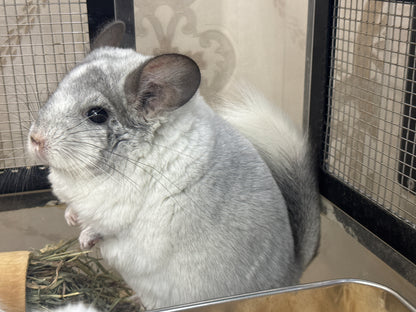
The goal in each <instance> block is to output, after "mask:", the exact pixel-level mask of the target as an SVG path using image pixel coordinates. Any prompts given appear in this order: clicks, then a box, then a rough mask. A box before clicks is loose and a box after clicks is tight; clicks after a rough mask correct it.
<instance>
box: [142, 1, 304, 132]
mask: <svg viewBox="0 0 416 312" xmlns="http://www.w3.org/2000/svg"><path fill="white" fill-rule="evenodd" d="M135 20H136V48H137V50H138V51H139V52H141V53H144V54H160V53H166V52H179V53H183V54H186V55H189V56H190V57H192V58H193V59H195V60H196V62H197V63H198V64H199V66H200V68H201V71H202V77H203V80H202V85H201V93H202V94H203V95H204V96H205V97H206V99H207V100H208V101H215V100H216V98H217V96H218V95H225V96H226V94H227V92H228V90H229V89H231V88H232V85H233V84H234V83H240V82H247V83H250V84H252V85H253V86H254V87H256V88H257V89H259V90H260V91H261V92H263V93H265V95H266V96H267V97H268V98H269V99H271V100H272V101H274V102H275V103H276V105H279V106H282V107H283V109H284V110H286V111H287V112H288V114H289V115H290V116H291V117H292V118H293V119H294V120H295V121H296V122H297V123H298V124H299V125H300V124H301V121H302V110H303V106H302V105H303V84H304V63H305V43H306V22H307V21H306V20H307V1H306V0H296V1H289V0H257V1H245V0H211V1H204V0H185V1H184V0H135Z"/></svg>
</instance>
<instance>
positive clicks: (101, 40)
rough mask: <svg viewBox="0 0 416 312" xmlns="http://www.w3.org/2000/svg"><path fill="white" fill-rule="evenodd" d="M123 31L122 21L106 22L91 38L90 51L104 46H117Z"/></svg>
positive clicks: (124, 28)
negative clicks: (93, 37) (92, 38)
mask: <svg viewBox="0 0 416 312" xmlns="http://www.w3.org/2000/svg"><path fill="white" fill-rule="evenodd" d="M125 31H126V25H125V24H124V22H122V21H114V22H112V23H109V24H107V25H106V26H104V28H103V29H102V30H101V31H100V33H99V34H98V35H97V36H96V37H95V39H94V40H93V43H92V44H91V51H92V50H95V49H97V48H101V47H105V46H107V47H119V46H120V44H121V41H122V40H123V36H124V32H125Z"/></svg>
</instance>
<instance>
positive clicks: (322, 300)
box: [158, 279, 416, 312]
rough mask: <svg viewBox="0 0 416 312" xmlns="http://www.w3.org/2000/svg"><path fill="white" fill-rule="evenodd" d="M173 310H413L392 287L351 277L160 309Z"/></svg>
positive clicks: (242, 311) (263, 311)
mask: <svg viewBox="0 0 416 312" xmlns="http://www.w3.org/2000/svg"><path fill="white" fill-rule="evenodd" d="M158 311H165V312H176V311H187V312H191V311H192V312H233V311H235V312H282V311H283V312H286V311H287V312H330V311H336V312H343V311H348V312H372V311H374V312H384V311H392V312H393V311H394V312H405V311H406V312H408V311H412V312H416V308H414V307H412V306H411V305H410V303H408V302H407V301H406V300H405V299H403V298H402V297H401V296H400V295H399V294H397V293H396V292H394V291H393V290H391V289H389V288H387V287H385V286H382V285H379V284H376V283H372V282H367V281H362V280H352V279H342V280H333V281H326V282H317V283H312V284H305V285H300V286H295V287H287V288H281V289H276V290H270V291H262V292H256V293H252V294H247V295H241V296H233V297H229V298H223V299H218V300H210V301H205V302H200V303H195V304H190V305H184V306H179V307H173V308H168V309H162V310H158Z"/></svg>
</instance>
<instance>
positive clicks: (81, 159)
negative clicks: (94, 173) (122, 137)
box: [77, 152, 196, 212]
mask: <svg viewBox="0 0 416 312" xmlns="http://www.w3.org/2000/svg"><path fill="white" fill-rule="evenodd" d="M83 154H84V155H86V156H91V155H89V154H88V153H85V152H84V153H83ZM99 157H100V158H102V159H103V160H105V159H104V157H102V156H99ZM77 158H78V160H79V161H82V162H84V163H85V164H88V165H91V166H93V167H94V168H95V169H98V170H100V171H101V172H102V173H104V174H106V175H107V177H108V178H110V179H113V180H114V181H116V182H118V181H117V180H115V179H114V177H113V176H112V175H111V174H109V173H108V172H106V171H105V170H104V169H103V168H101V167H99V166H97V165H96V164H94V163H92V162H88V163H86V162H85V159H83V158H82V157H79V156H78V157H77ZM127 160H128V161H129V159H127ZM134 164H135V165H139V166H138V167H139V168H140V169H141V170H143V171H144V172H145V173H146V174H148V175H149V176H150V177H151V178H152V179H155V181H156V182H157V183H158V184H159V185H160V186H162V187H163V189H164V190H165V191H166V192H167V195H169V196H170V197H171V199H172V200H173V201H175V203H176V204H177V205H178V206H179V207H181V209H183V210H186V209H185V207H184V206H183V205H181V204H180V203H179V202H178V200H177V199H176V198H174V197H172V195H174V194H173V192H171V190H170V189H169V188H168V187H167V186H166V185H165V184H163V183H162V182H161V181H160V179H157V178H156V177H155V176H154V175H153V174H152V173H151V172H149V171H147V170H145V169H144V168H143V167H141V166H140V165H145V164H143V163H141V162H139V163H136V162H135V163H134ZM148 166H149V167H151V166H150V165H148ZM108 167H109V168H110V169H111V170H114V171H115V172H117V173H119V174H120V175H122V176H123V177H124V178H126V181H128V182H129V183H131V185H132V186H134V187H135V188H137V189H138V190H140V189H139V188H138V185H137V183H136V182H135V181H134V180H132V179H131V178H129V177H127V176H126V175H125V174H124V173H123V172H122V171H120V170H118V169H117V168H115V167H114V166H109V165H108ZM152 168H153V167H152ZM161 176H163V175H161ZM164 178H165V179H166V180H167V182H169V183H170V184H172V185H173V186H175V184H173V183H172V182H170V181H169V179H167V178H166V177H164ZM175 187H176V188H177V189H178V190H179V188H178V187H177V186H175ZM187 197H188V198H189V199H190V200H191V201H192V202H194V201H193V200H192V198H190V197H189V196H187ZM194 204H195V205H196V203H195V202H194ZM188 212H189V211H188Z"/></svg>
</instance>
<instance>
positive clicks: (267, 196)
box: [28, 47, 319, 308]
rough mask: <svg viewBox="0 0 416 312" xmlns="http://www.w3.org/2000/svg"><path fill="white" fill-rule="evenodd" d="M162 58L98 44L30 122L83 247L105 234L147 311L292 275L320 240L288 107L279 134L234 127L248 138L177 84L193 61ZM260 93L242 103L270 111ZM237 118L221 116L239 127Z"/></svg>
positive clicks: (107, 254)
mask: <svg viewBox="0 0 416 312" xmlns="http://www.w3.org/2000/svg"><path fill="white" fill-rule="evenodd" d="M171 58H172V59H173V60H175V61H174V62H172V61H171ZM176 58H177V60H178V64H184V65H183V66H182V65H181V66H179V67H187V68H186V70H185V71H184V72H181V71H182V69H183V68H175V66H176V65H174V63H175V62H176ZM161 60H163V62H162V61H161ZM166 60H167V61H166V62H165V58H164V57H162V58H160V59H156V58H151V57H147V56H143V55H141V54H138V53H136V52H135V51H133V50H127V49H119V48H114V47H102V48H98V49H96V50H94V51H93V52H92V53H90V54H89V55H88V56H87V57H86V59H85V60H84V61H83V62H82V63H81V64H79V65H78V66H77V67H76V68H75V69H74V70H72V71H71V72H70V73H69V74H68V75H67V76H66V77H65V79H63V81H62V82H61V83H60V85H59V87H58V89H57V90H56V92H55V93H54V94H53V95H52V96H51V98H50V99H49V101H48V102H47V103H46V105H45V106H44V107H43V108H42V109H41V110H40V112H39V117H38V119H37V120H36V121H35V122H34V123H33V125H32V128H31V132H30V138H29V144H28V145H29V150H30V151H31V152H32V154H33V155H34V157H37V158H39V159H42V160H45V161H47V162H48V164H49V166H50V175H49V178H50V181H51V183H52V186H53V190H54V193H55V194H56V195H57V196H58V197H59V198H60V199H61V200H63V201H64V202H66V203H67V204H68V211H67V214H66V217H67V220H68V222H69V223H71V224H80V225H81V226H82V228H83V229H84V230H83V232H82V233H81V237H80V242H81V245H83V247H85V248H88V247H91V246H93V245H94V244H95V243H97V242H99V243H98V244H99V245H98V246H99V247H100V249H101V252H102V255H103V257H104V258H105V259H106V260H107V261H108V262H109V263H110V264H111V265H112V266H114V267H115V268H116V269H117V270H118V271H119V272H120V273H121V275H122V276H123V277H124V279H125V280H126V282H127V283H128V284H129V285H130V286H131V287H132V288H133V289H134V290H135V292H136V293H137V295H138V296H139V297H140V299H141V300H142V302H143V303H144V305H145V306H146V307H147V308H158V307H166V306H171V305H176V304H181V303H187V302H194V301H199V300H204V299H209V298H217V297H223V296H229V295H235V294H241V293H245V292H251V291H257V290H262V289H270V288H275V287H281V286H287V285H291V284H295V283H296V282H297V281H298V279H299V277H300V275H301V274H302V272H303V269H304V268H305V266H306V264H307V263H308V262H309V261H310V260H311V258H312V256H313V255H314V253H315V251H316V248H317V242H318V238H319V205H318V196H317V194H318V193H317V189H316V182H315V178H314V174H313V171H312V170H311V166H310V164H309V158H308V153H307V149H306V143H305V141H304V139H303V138H302V137H301V136H299V135H297V134H294V133H295V132H296V130H295V129H293V128H291V127H287V126H286V124H285V123H284V124H280V121H281V119H280V117H279V113H277V115H275V113H273V115H270V114H268V116H266V117H267V120H269V121H270V120H276V122H277V124H276V125H275V126H276V127H272V128H270V129H269V130H270V131H272V133H271V134H270V133H268V131H266V132H263V130H261V129H259V130H258V131H257V130H256V131H254V132H252V131H251V130H250V129H245V130H247V131H245V130H244V129H243V128H244V127H238V125H237V127H236V128H240V129H239V130H240V131H242V133H243V134H244V135H245V136H243V135H242V134H240V132H238V131H237V130H236V129H235V127H233V126H231V125H230V124H229V123H228V122H226V121H225V120H224V119H223V118H222V117H220V116H219V115H218V114H217V113H215V112H214V111H213V110H212V109H211V108H210V107H209V106H208V105H207V104H206V103H205V101H204V99H203V98H202V97H201V96H200V95H199V92H198V91H196V90H195V91H192V88H196V87H197V85H196V87H195V86H192V85H191V86H190V85H189V83H188V82H187V83H181V84H175V85H174V86H173V84H174V82H172V81H174V80H177V79H185V78H177V77H183V75H185V76H187V77H188V76H189V75H194V76H195V77H197V74H199V71H198V73H197V72H196V71H197V69H195V68H194V65H193V64H191V62H190V61H189V60H187V59H185V58H184V59H182V57H181V56H167V57H166ZM175 64H176V63H175ZM163 66H168V67H172V68H168V69H167V71H166V72H163V73H160V68H161V67H163ZM163 69H164V67H163ZM153 71H154V72H153ZM178 71H180V72H178ZM132 73H133V74H132ZM144 75H146V79H144V78H143V76H144ZM172 75H175V79H173V78H172V77H171V76H172ZM181 75H182V76H181ZM167 76H169V77H167ZM133 79H138V80H140V83H138V84H137V85H136V84H135V83H134V80H133ZM195 79H197V78H195ZM142 80H145V81H144V82H143V81H142ZM159 80H163V82H160V83H159V82H158V81H159ZM191 80H192V81H193V80H194V79H191ZM198 84H199V81H198ZM135 88H136V89H137V93H135V92H136V91H135ZM184 89H186V90H184ZM149 90H151V91H149ZM165 90H168V91H166V92H165ZM190 90H191V91H192V92H191V91H190ZM166 93H168V94H169V96H165V95H166ZM189 96H191V97H190V98H189ZM176 98H177V100H173V99H176ZM171 99H172V100H171ZM183 99H186V101H184V100H183ZM257 100H258V99H257V98H256V99H255V100H253V101H251V100H249V101H247V103H246V104H247V105H249V107H254V106H257V105H260V106H262V104H261V103H259V102H257ZM171 101H174V103H171ZM260 101H263V99H260ZM96 106H99V107H103V108H104V109H105V110H106V111H107V112H108V116H109V117H108V120H107V121H106V122H105V123H102V124H95V123H93V122H91V121H90V120H89V119H88V117H87V116H86V112H88V110H89V109H90V108H91V107H96ZM228 107H230V106H228ZM236 107H238V106H236ZM246 107H247V106H246ZM228 112H230V111H228ZM232 113H233V109H232V110H231V114H228V113H226V112H225V111H224V112H223V115H224V116H225V117H227V118H228V119H230V121H231V123H233V124H235V122H233V121H232V120H231V118H230V116H231V115H232ZM235 113H238V112H235ZM256 114H257V112H256ZM247 116H248V115H245V117H244V118H242V119H241V120H244V119H245V118H246V117H247ZM257 117H258V118H260V119H262V118H263V117H264V116H263V117H261V116H260V115H259V116H256V118H257ZM275 117H276V118H277V119H273V118H275ZM236 120H238V119H236ZM241 120H240V121H241ZM246 121H247V120H246ZM272 122H274V121H272ZM237 123H238V122H237ZM254 123H255V122H254V121H253V123H251V122H250V124H254ZM275 128H276V129H278V131H279V132H278V133H273V131H274V130H276V129H275ZM246 137H247V138H248V139H251V140H252V141H253V143H254V144H255V146H256V147H257V148H258V149H259V150H260V151H261V153H259V152H258V150H257V149H256V148H255V147H254V146H253V145H252V143H250V141H249V140H248V139H247V138H246ZM261 142H263V143H265V144H261ZM266 162H267V163H266ZM298 165H299V166H298ZM288 207H289V208H290V210H288Z"/></svg>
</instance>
